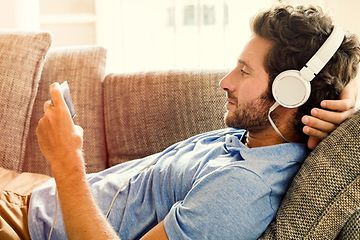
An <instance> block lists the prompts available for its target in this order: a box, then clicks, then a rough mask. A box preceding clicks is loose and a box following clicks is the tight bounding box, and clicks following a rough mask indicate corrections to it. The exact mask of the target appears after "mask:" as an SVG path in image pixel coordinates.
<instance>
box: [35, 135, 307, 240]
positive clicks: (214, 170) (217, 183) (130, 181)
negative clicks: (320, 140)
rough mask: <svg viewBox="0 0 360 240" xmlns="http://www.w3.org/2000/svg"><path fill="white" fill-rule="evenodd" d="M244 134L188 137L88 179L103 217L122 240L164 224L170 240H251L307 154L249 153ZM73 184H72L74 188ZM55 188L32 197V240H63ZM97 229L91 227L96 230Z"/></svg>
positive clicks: (300, 150) (298, 149)
mask: <svg viewBox="0 0 360 240" xmlns="http://www.w3.org/2000/svg"><path fill="white" fill-rule="evenodd" d="M244 133H245V131H244V130H238V129H232V128H227V129H222V130H217V131H212V132H208V133H204V134H200V135H197V136H194V137H192V138H190V139H187V140H185V141H182V142H179V143H177V144H174V145H172V146H171V147H169V148H167V149H166V150H164V151H163V152H161V153H157V154H154V155H151V156H149V157H146V158H143V159H140V160H134V161H130V162H126V163H124V164H119V165H117V166H114V167H112V168H109V169H106V170H104V171H102V172H99V173H93V174H89V175H88V181H89V184H90V187H91V190H92V193H93V196H94V198H95V200H96V201H97V203H98V205H99V207H100V209H101V211H102V212H103V213H104V214H106V213H107V212H108V210H109V207H110V205H112V208H111V211H110V212H109V216H108V221H109V223H110V224H111V225H112V227H113V228H114V230H115V231H116V232H118V234H119V236H120V237H121V238H122V239H123V240H125V239H139V238H140V237H141V236H142V235H144V234H145V233H146V232H148V231H149V230H150V229H152V228H153V227H154V226H155V225H156V224H158V223H159V222H160V221H164V225H165V230H166V233H167V235H168V237H169V239H256V238H258V237H259V236H260V235H261V234H262V232H263V231H264V230H265V229H266V227H267V226H268V224H269V223H270V222H271V220H272V219H273V218H274V216H275V214H276V211H277V209H278V207H279V205H280V202H281V199H282V197H283V195H284V193H285V191H286V189H287V187H288V185H289V183H290V182H291V179H292V178H293V176H294V175H295V174H296V172H297V171H298V169H299V167H300V165H301V163H302V161H303V159H304V158H305V154H306V147H305V145H304V144H295V143H286V144H279V145H273V146H267V147H258V148H247V147H246V146H245V145H244V144H243V143H242V142H241V139H242V137H243V136H244ZM74 184H76V183H74ZM55 209H56V207H55V183H54V181H53V180H50V181H48V182H47V183H45V184H43V185H42V186H40V187H39V188H37V189H36V190H34V191H33V193H32V195H31V199H30V207H29V215H28V225H29V231H30V235H31V238H32V239H47V238H48V234H49V232H50V229H51V225H52V224H53V222H54V220H53V219H54V213H55V212H57V217H56V224H55V227H54V229H53V233H52V239H66V233H65V230H64V224H63V221H62V215H61V210H60V207H59V206H58V210H57V211H55ZM94 227H96V226H94Z"/></svg>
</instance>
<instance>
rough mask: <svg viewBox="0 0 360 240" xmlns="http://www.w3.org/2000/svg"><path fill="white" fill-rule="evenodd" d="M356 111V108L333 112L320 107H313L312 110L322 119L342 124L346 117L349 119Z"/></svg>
mask: <svg viewBox="0 0 360 240" xmlns="http://www.w3.org/2000/svg"><path fill="white" fill-rule="evenodd" d="M353 113H354V109H353V108H351V109H350V110H347V111H343V112H333V111H328V110H324V109H319V108H313V109H312V110H311V115H312V116H314V117H316V118H318V119H321V120H322V121H326V122H330V123H333V124H336V125H340V124H341V123H342V122H344V121H345V120H346V119H348V118H349V117H350V116H351V115H352V114H353Z"/></svg>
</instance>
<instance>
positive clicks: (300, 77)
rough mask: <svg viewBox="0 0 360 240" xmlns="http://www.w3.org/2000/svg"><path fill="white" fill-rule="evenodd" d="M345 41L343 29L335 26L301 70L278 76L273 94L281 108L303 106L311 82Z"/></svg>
mask: <svg viewBox="0 0 360 240" xmlns="http://www.w3.org/2000/svg"><path fill="white" fill-rule="evenodd" d="M343 39H344V32H343V31H342V29H340V28H338V27H337V26H334V29H333V31H332V32H331V34H330V36H329V37H328V38H327V39H326V41H325V42H324V44H323V45H322V46H321V47H320V48H319V50H318V51H317V52H316V53H315V54H314V56H312V58H311V59H310V60H309V61H308V62H307V63H306V64H305V66H304V67H303V68H302V69H301V70H300V71H298V70H287V71H284V72H281V73H280V74H279V75H277V76H276V78H275V79H274V82H273V84H272V94H273V96H274V98H275V100H276V102H278V103H279V104H280V105H281V106H283V107H286V108H296V107H299V106H301V105H303V104H304V103H305V102H306V101H307V100H308V98H309V96H310V92H311V85H310V81H311V80H313V79H314V77H315V76H316V75H317V74H318V73H319V72H320V71H321V69H322V68H323V67H324V66H325V65H326V63H327V62H328V61H329V60H330V59H331V57H332V56H333V55H334V54H335V52H336V51H337V50H338V48H339V47H340V45H341V43H342V41H343Z"/></svg>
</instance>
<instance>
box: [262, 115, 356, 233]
mask: <svg viewBox="0 0 360 240" xmlns="http://www.w3.org/2000/svg"><path fill="white" fill-rule="evenodd" d="M359 133H360V112H357V113H356V114H355V115H354V116H353V117H352V118H351V119H350V120H348V121H347V122H345V123H343V124H342V125H341V126H340V127H338V128H337V129H336V130H335V131H334V132H333V133H332V134H331V136H330V137H328V138H326V139H325V140H324V141H322V142H321V143H320V144H319V146H318V147H317V148H316V149H315V150H314V151H313V152H312V153H311V154H310V155H309V157H308V158H307V159H306V160H305V162H304V164H303V166H302V167H301V169H300V170H299V172H298V174H297V175H296V177H295V178H294V180H293V182H292V185H291V187H290V189H289V190H288V192H287V194H286V196H285V198H284V200H283V203H282V205H281V207H280V209H279V211H278V213H277V217H276V220H275V221H274V222H273V223H272V224H271V225H270V227H269V228H268V229H267V231H266V232H265V234H264V235H263V237H262V239H335V238H336V236H337V235H338V234H339V232H340V231H341V229H342V227H343V225H344V224H345V223H346V222H347V221H348V219H349V218H350V217H351V215H352V214H354V212H356V211H357V210H358V209H360V194H359V192H360V162H359V159H360V144H359V143H360V135H359Z"/></svg>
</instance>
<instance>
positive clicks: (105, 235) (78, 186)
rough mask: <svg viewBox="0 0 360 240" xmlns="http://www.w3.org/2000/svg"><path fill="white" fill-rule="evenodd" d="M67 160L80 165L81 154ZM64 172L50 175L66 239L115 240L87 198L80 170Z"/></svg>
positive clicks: (81, 168) (112, 231) (110, 228)
mask: <svg viewBox="0 0 360 240" xmlns="http://www.w3.org/2000/svg"><path fill="white" fill-rule="evenodd" d="M70 158H71V159H69V160H70V161H74V162H82V159H81V158H82V155H81V154H75V155H74V156H71V157H70ZM75 165H76V164H75ZM65 168H66V167H65ZM67 170H68V171H67V173H62V172H61V170H60V171H59V169H56V170H55V169H54V171H53V172H54V173H55V174H54V177H55V180H56V184H57V189H58V195H59V200H60V204H61V209H62V213H63V219H64V223H65V227H66V231H67V234H68V238H69V239H119V238H118V236H117V235H116V233H115V232H114V230H113V229H112V227H111V226H110V224H109V223H108V222H107V221H106V219H105V217H104V216H103V214H102V213H101V212H100V210H99V208H98V207H97V205H96V202H95V201H94V199H93V197H92V195H91V191H90V188H89V186H88V183H87V181H86V175H85V171H84V168H83V167H81V166H79V167H74V168H73V169H71V171H69V169H67Z"/></svg>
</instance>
